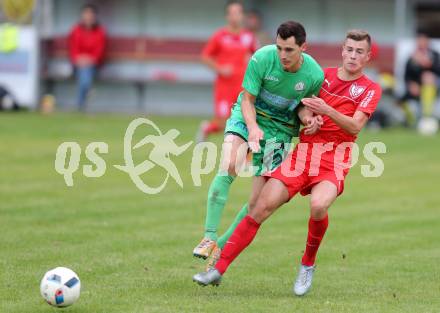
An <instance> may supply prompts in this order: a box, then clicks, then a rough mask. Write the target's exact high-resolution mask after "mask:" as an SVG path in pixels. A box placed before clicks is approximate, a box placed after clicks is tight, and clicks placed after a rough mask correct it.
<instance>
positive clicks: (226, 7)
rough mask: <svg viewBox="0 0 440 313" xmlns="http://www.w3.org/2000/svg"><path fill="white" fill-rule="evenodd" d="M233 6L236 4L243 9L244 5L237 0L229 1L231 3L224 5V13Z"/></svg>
mask: <svg viewBox="0 0 440 313" xmlns="http://www.w3.org/2000/svg"><path fill="white" fill-rule="evenodd" d="M234 4H238V5H240V6H241V7H242V8H243V9H244V4H243V2H241V1H238V0H231V1H228V2H227V3H226V5H225V12H226V13H227V12H228V9H229V7H230V6H231V5H234Z"/></svg>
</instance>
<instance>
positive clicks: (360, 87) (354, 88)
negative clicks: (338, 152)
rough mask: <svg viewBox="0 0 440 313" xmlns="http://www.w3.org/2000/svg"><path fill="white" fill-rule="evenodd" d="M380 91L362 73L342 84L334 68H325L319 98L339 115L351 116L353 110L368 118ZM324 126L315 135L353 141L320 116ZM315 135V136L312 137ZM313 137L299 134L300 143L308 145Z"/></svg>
mask: <svg viewBox="0 0 440 313" xmlns="http://www.w3.org/2000/svg"><path fill="white" fill-rule="evenodd" d="M381 94H382V89H381V88H380V86H379V85H378V84H377V83H375V82H374V81H372V80H370V79H369V78H368V77H367V76H366V75H365V74H364V75H362V76H361V77H359V78H358V79H356V80H350V81H344V80H342V79H340V78H339V77H338V69H337V68H326V69H324V82H323V83H322V87H321V90H320V91H319V98H321V99H323V100H324V101H325V102H326V103H327V104H328V105H330V106H332V107H333V108H335V109H336V110H337V111H338V112H340V113H342V114H344V115H347V116H350V117H352V116H353V115H354V113H355V112H356V111H361V112H364V113H365V114H367V115H368V116H371V114H373V112H374V111H375V110H376V107H377V104H378V102H379V100H380V96H381ZM323 120H324V124H323V125H322V127H321V129H320V130H319V131H318V133H317V134H316V135H319V136H320V137H325V136H326V135H329V136H332V137H333V138H339V139H341V140H342V141H355V140H356V136H354V135H350V134H348V133H347V132H345V131H344V130H343V129H341V128H340V127H339V126H338V125H337V124H336V123H335V122H333V121H332V120H331V119H330V118H329V117H328V116H323ZM312 136H314V135H312ZM312 136H308V135H304V134H303V133H302V134H301V140H303V139H304V141H306V142H310V140H308V139H311V137H312Z"/></svg>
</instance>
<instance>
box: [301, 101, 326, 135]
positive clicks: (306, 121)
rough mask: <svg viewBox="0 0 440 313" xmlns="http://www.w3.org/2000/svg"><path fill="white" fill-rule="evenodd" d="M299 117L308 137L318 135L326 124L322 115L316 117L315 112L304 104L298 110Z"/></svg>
mask: <svg viewBox="0 0 440 313" xmlns="http://www.w3.org/2000/svg"><path fill="white" fill-rule="evenodd" d="M298 117H299V119H300V121H301V123H302V124H303V125H304V126H305V131H304V132H305V134H306V135H312V134H314V133H316V132H317V131H318V130H319V129H320V128H321V126H322V124H323V123H324V122H323V119H322V116H321V115H314V114H313V112H312V111H311V110H310V109H308V108H307V107H305V106H304V105H303V104H300V107H299V108H298Z"/></svg>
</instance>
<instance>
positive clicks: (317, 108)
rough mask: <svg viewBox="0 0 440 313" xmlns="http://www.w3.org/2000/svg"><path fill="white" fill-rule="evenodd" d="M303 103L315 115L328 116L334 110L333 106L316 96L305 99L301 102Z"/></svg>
mask: <svg viewBox="0 0 440 313" xmlns="http://www.w3.org/2000/svg"><path fill="white" fill-rule="evenodd" d="M301 102H302V103H303V104H304V105H305V106H306V107H307V108H308V109H309V110H310V111H312V112H313V113H315V114H320V115H328V114H329V112H330V111H331V110H332V107H331V106H329V105H328V104H327V103H325V101H324V100H322V99H321V98H318V97H316V96H312V98H304V99H302V100H301Z"/></svg>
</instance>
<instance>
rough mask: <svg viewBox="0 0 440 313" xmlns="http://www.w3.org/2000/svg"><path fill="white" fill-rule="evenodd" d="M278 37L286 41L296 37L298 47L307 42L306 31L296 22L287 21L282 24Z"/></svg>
mask: <svg viewBox="0 0 440 313" xmlns="http://www.w3.org/2000/svg"><path fill="white" fill-rule="evenodd" d="M277 36H280V37H281V38H282V39H284V40H286V39H287V38H290V37H294V38H295V41H296V44H297V45H298V46H301V45H302V44H303V43H305V42H306V30H305V29H304V26H302V25H301V23H298V22H295V21H287V22H284V23H283V24H281V25H280V26H279V27H278V29H277Z"/></svg>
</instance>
